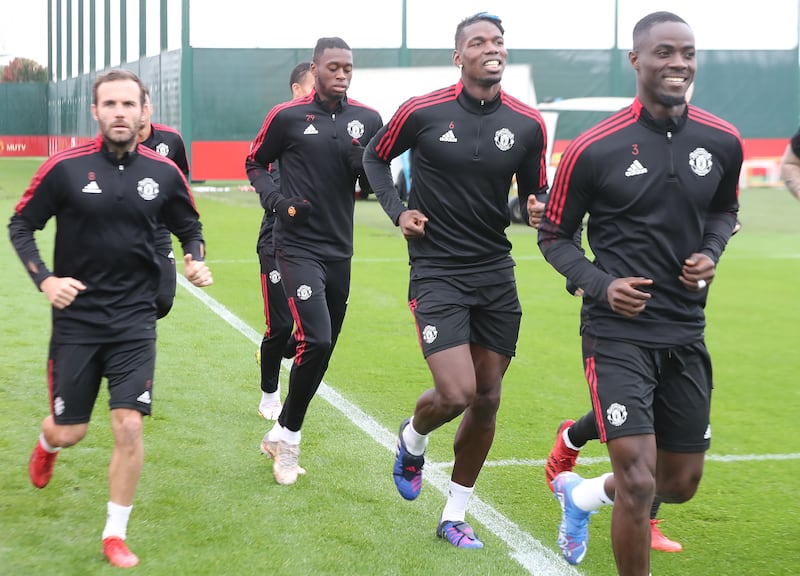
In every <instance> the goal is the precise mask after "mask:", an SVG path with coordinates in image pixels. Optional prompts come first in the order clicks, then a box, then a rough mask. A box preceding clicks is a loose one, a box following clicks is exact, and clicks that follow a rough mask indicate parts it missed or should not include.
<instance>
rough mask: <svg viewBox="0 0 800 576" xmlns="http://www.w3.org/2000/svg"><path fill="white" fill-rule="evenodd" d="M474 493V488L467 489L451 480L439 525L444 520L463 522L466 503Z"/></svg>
mask: <svg viewBox="0 0 800 576" xmlns="http://www.w3.org/2000/svg"><path fill="white" fill-rule="evenodd" d="M474 491H475V487H474V486H472V487H470V488H467V487H466V486H462V485H461V484H456V483H455V482H453V481H452V480H451V481H450V488H449V489H448V490H447V504H445V506H444V510H442V517H441V519H440V520H439V522H440V523H441V522H444V521H445V520H450V521H451V522H463V521H464V518H465V516H466V513H467V502H468V501H469V497H470V496H472V493H473V492H474Z"/></svg>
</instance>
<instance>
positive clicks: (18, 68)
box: [0, 58, 49, 82]
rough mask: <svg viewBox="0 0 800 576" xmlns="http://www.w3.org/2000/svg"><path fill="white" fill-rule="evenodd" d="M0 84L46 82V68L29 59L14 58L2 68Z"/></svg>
mask: <svg viewBox="0 0 800 576" xmlns="http://www.w3.org/2000/svg"><path fill="white" fill-rule="evenodd" d="M2 72H3V74H2V77H0V82H47V81H48V80H49V74H48V72H47V67H46V66H42V65H41V64H39V63H38V62H36V61H35V60H31V59H30V58H14V59H13V60H12V61H11V62H9V63H8V66H5V67H3V69H2Z"/></svg>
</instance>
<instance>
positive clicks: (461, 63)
mask: <svg viewBox="0 0 800 576" xmlns="http://www.w3.org/2000/svg"><path fill="white" fill-rule="evenodd" d="M458 40H459V41H458V46H457V47H456V49H455V50H453V64H454V65H455V66H457V67H459V68H461V82H462V84H464V89H465V90H466V91H467V93H468V94H469V95H470V96H472V97H473V98H475V99H477V100H491V99H493V98H495V97H496V96H497V94H498V93H499V92H500V80H501V79H502V77H503V71H504V70H505V68H506V59H507V58H508V52H507V51H506V45H505V39H504V38H503V34H502V33H501V32H500V29H499V28H498V27H497V26H496V25H494V24H492V23H491V22H489V21H486V20H479V21H477V22H475V23H474V24H471V25H469V26H465V27H464V29H463V30H462V33H461V36H460V37H459V39H458ZM534 200H535V198H534ZM541 207H542V209H541V210H540V211H539V219H540V220H541V212H543V211H544V204H541ZM427 221H428V217H427V216H425V215H424V214H423V213H422V212H420V211H419V210H406V211H404V212H403V213H401V214H400V218H399V219H398V221H397V224H398V226H399V227H400V231H401V232H402V233H403V236H404V237H405V238H406V240H413V239H415V238H422V237H423V236H425V222H427ZM537 225H538V223H537Z"/></svg>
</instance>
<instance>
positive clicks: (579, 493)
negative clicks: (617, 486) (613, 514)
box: [572, 472, 614, 512]
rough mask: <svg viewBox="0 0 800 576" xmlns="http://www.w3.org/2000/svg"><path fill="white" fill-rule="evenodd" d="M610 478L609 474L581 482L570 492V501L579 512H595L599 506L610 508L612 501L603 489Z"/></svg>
mask: <svg viewBox="0 0 800 576" xmlns="http://www.w3.org/2000/svg"><path fill="white" fill-rule="evenodd" d="M609 476H611V472H608V473H606V474H603V475H602V476H598V477H597V478H586V479H585V480H584V481H583V482H581V483H580V484H578V485H577V486H575V489H574V490H573V491H572V501H573V502H574V503H575V505H576V506H577V507H578V508H580V509H581V510H585V511H587V512H589V511H591V510H597V509H598V508H600V507H601V506H610V505H611V504H613V503H614V501H613V500H612V499H611V498H609V497H608V495H607V494H606V489H605V486H604V485H605V482H606V478H608V477H609Z"/></svg>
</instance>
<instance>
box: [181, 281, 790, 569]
mask: <svg viewBox="0 0 800 576" xmlns="http://www.w3.org/2000/svg"><path fill="white" fill-rule="evenodd" d="M178 283H179V284H180V285H181V286H183V287H184V288H186V289H187V290H188V291H189V293H191V294H192V295H193V296H194V297H195V298H197V299H198V300H200V301H201V302H203V304H205V305H206V306H208V308H210V309H211V311H212V312H214V313H215V314H216V315H217V316H219V317H220V318H222V319H223V320H224V321H225V322H227V323H228V324H230V325H231V326H232V327H234V328H235V329H236V330H238V331H239V332H240V333H241V334H242V335H244V336H245V338H247V339H248V340H250V341H251V342H252V343H253V344H256V345H258V344H259V343H260V342H261V338H262V335H261V334H260V333H259V332H257V331H256V330H254V329H253V328H251V327H250V326H248V325H247V324H245V322H244V321H243V320H241V319H240V318H239V317H238V316H236V315H235V314H234V313H233V312H231V311H230V310H228V308H226V307H225V306H224V305H223V304H221V303H220V302H218V301H217V300H215V299H214V298H212V297H211V296H209V295H208V294H206V293H205V292H204V291H203V290H201V289H199V288H195V287H194V286H192V284H191V283H190V282H189V281H188V280H186V279H185V278H184V277H183V276H182V275H181V274H178ZM284 365H285V366H286V367H287V368H288V367H290V366H291V362H290V361H288V360H284ZM317 393H318V394H319V395H320V396H321V397H322V398H324V399H325V400H326V401H327V402H328V403H329V404H330V405H331V406H333V407H334V408H336V409H337V410H339V412H341V413H342V414H344V416H345V417H346V418H347V419H348V420H350V421H351V422H352V423H353V424H355V425H356V426H358V427H359V428H360V429H361V430H363V431H364V432H365V433H366V434H367V435H368V436H369V437H370V438H372V439H373V440H375V441H376V442H377V443H378V444H380V445H381V446H383V447H384V448H386V449H387V450H389V451H391V452H394V449H395V443H396V441H397V435H396V433H394V432H390V431H389V430H387V429H386V428H384V427H383V426H381V425H380V424H379V423H378V422H377V421H375V419H373V418H372V417H371V416H369V415H368V414H366V413H365V412H364V411H363V410H361V409H360V408H359V407H358V406H356V405H355V404H353V403H352V402H350V401H349V400H347V399H346V398H345V397H344V396H342V395H341V394H340V393H339V392H337V391H336V390H334V389H333V388H331V387H330V386H328V385H327V384H325V382H322V383H321V384H320V386H319V390H318V391H317ZM797 459H800V453H792V454H729V455H724V454H707V455H706V460H709V461H715V462H748V461H763V460H797ZM545 462H546V460H535V459H510V460H494V461H487V462H486V464H485V466H486V467H499V466H544V464H545ZM579 462H580V463H581V464H600V463H603V462H608V458H606V457H592V458H583V457H581V458H580V459H579ZM452 466H453V463H452V462H431V461H426V463H425V481H426V483H428V484H431V485H433V486H434V487H435V488H436V489H437V490H439V492H441V493H442V494H447V490H448V487H449V482H450V478H449V474H448V470H449V469H450V468H452ZM469 511H470V513H471V514H472V515H473V516H475V518H476V519H477V520H478V521H479V522H480V523H481V524H483V525H484V526H485V527H486V528H488V529H489V530H490V531H491V532H493V533H494V534H495V535H496V536H497V537H498V538H500V539H501V540H503V541H504V542H505V543H506V544H507V545H508V546H509V548H511V557H512V558H513V559H514V560H516V561H517V562H519V564H520V565H522V567H523V568H525V569H526V570H527V571H528V572H529V573H531V574H535V575H537V576H539V575H541V576H562V575H563V576H573V575H579V574H580V572H578V571H577V570H576V569H575V568H573V567H572V566H569V565H568V564H565V563H564V561H563V559H562V558H561V557H560V556H559V555H557V554H556V553H555V552H553V551H552V550H550V549H549V548H548V547H546V546H545V545H544V544H542V543H541V542H540V541H539V540H537V539H536V538H534V537H533V536H531V535H530V534H528V533H527V532H525V531H523V530H521V529H520V528H519V526H517V525H516V524H515V523H514V522H512V521H511V520H509V519H508V518H506V517H505V516H503V515H502V514H501V513H500V512H498V511H497V510H495V509H494V508H493V507H492V506H490V505H489V504H486V503H485V502H484V501H483V500H481V499H480V498H479V497H477V496H474V495H473V496H472V498H471V499H470V503H469Z"/></svg>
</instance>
